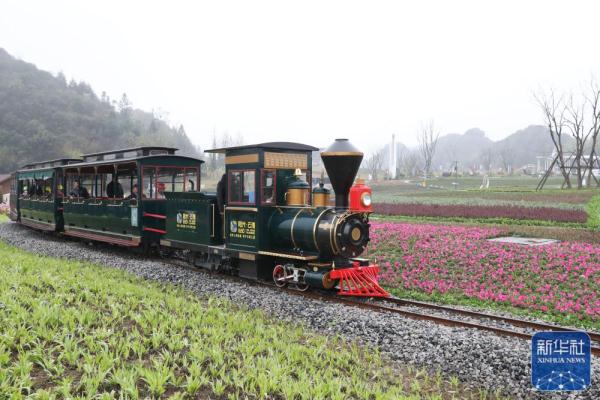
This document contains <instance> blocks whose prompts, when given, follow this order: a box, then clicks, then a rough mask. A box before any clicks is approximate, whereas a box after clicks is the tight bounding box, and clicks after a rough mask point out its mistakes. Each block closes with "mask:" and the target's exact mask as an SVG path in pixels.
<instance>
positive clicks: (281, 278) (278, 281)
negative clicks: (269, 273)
mask: <svg viewBox="0 0 600 400" xmlns="http://www.w3.org/2000/svg"><path fill="white" fill-rule="evenodd" d="M273 282H275V286H277V287H284V286H285V285H286V284H287V282H286V281H285V269H284V268H283V267H282V266H281V265H277V266H276V267H275V269H274V270H273Z"/></svg>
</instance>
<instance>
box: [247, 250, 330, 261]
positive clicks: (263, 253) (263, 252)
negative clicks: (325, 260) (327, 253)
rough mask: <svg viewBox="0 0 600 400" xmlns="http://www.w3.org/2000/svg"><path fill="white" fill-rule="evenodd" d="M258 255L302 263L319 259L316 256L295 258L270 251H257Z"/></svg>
mask: <svg viewBox="0 0 600 400" xmlns="http://www.w3.org/2000/svg"><path fill="white" fill-rule="evenodd" d="M258 254H260V255H263V256H272V257H286V258H291V259H293V260H302V261H308V260H316V259H318V258H319V257H317V256H297V255H294V254H285V253H273V252H271V251H259V252H258Z"/></svg>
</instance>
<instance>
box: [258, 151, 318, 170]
mask: <svg viewBox="0 0 600 400" xmlns="http://www.w3.org/2000/svg"><path fill="white" fill-rule="evenodd" d="M264 158H265V161H264V164H265V168H283V169H293V168H300V169H307V168H308V156H307V155H306V154H301V153H275V152H271V151H265V153H264Z"/></svg>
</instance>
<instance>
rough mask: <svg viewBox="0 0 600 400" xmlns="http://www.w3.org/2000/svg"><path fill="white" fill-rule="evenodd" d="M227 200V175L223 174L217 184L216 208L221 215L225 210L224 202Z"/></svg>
mask: <svg viewBox="0 0 600 400" xmlns="http://www.w3.org/2000/svg"><path fill="white" fill-rule="evenodd" d="M226 199H227V175H226V174H223V176H222V177H221V180H219V183H217V207H219V212H220V213H221V214H223V209H224V208H225V201H226Z"/></svg>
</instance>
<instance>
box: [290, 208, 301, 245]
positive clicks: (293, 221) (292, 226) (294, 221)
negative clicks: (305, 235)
mask: <svg viewBox="0 0 600 400" xmlns="http://www.w3.org/2000/svg"><path fill="white" fill-rule="evenodd" d="M303 210H304V209H302V208H301V209H300V210H298V212H297V213H296V215H294V219H293V220H292V225H291V226H290V234H291V237H292V244H293V245H294V249H297V248H298V246H297V245H296V239H295V238H294V224H295V223H296V218H298V215H299V214H300V213H301V212H302V211H303Z"/></svg>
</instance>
